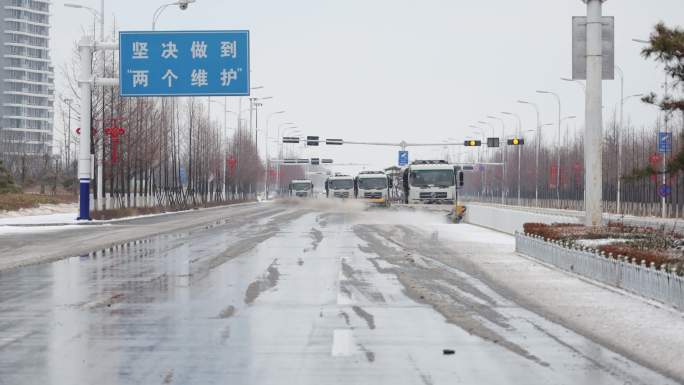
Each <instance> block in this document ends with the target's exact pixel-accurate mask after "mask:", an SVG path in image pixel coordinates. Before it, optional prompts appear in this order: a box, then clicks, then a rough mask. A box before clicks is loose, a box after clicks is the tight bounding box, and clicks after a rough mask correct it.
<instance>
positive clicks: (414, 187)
mask: <svg viewBox="0 0 684 385" xmlns="http://www.w3.org/2000/svg"><path fill="white" fill-rule="evenodd" d="M402 182H403V188H404V203H436V204H453V203H455V202H456V201H457V199H458V195H457V188H458V187H461V186H463V172H462V171H461V170H460V167H458V166H456V167H454V166H452V165H450V164H449V163H447V162H446V161H444V160H416V161H414V162H413V163H411V165H410V166H408V167H407V168H406V169H404V173H403V175H402Z"/></svg>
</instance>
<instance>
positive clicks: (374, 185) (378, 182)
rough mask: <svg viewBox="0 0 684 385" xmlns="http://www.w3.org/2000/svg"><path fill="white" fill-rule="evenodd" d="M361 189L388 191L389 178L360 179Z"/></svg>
mask: <svg viewBox="0 0 684 385" xmlns="http://www.w3.org/2000/svg"><path fill="white" fill-rule="evenodd" d="M359 188H360V189H361V190H371V189H386V188H387V178H359Z"/></svg>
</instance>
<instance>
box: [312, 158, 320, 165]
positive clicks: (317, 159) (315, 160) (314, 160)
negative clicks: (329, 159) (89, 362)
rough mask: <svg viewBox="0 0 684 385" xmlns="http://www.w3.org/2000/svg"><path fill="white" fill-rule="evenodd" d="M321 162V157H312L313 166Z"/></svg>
mask: <svg viewBox="0 0 684 385" xmlns="http://www.w3.org/2000/svg"><path fill="white" fill-rule="evenodd" d="M319 164H321V160H320V159H319V158H311V165H312V166H318V165H319Z"/></svg>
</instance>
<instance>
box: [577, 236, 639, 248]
mask: <svg viewBox="0 0 684 385" xmlns="http://www.w3.org/2000/svg"><path fill="white" fill-rule="evenodd" d="M628 241H629V239H624V238H605V239H578V240H576V241H575V243H576V244H578V245H580V246H584V247H599V246H606V245H612V244H616V243H625V242H628Z"/></svg>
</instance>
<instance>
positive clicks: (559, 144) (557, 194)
mask: <svg viewBox="0 0 684 385" xmlns="http://www.w3.org/2000/svg"><path fill="white" fill-rule="evenodd" d="M537 93H538V94H548V95H553V96H554V97H555V98H556V101H557V102H558V141H557V147H558V149H557V154H556V155H557V160H556V202H557V205H558V207H557V208H559V209H560V208H561V207H560V172H561V171H560V160H561V156H560V153H561V99H560V96H558V94H557V93H555V92H551V91H537ZM599 112H600V111H599Z"/></svg>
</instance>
